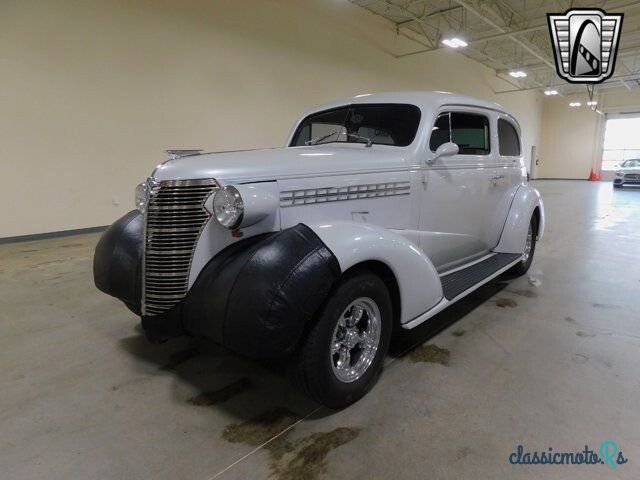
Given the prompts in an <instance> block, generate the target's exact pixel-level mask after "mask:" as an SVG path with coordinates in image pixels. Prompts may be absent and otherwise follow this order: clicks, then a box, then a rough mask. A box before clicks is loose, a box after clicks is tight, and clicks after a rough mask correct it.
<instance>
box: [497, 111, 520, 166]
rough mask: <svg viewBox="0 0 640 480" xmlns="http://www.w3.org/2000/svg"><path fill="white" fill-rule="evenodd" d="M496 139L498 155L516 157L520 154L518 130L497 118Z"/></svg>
mask: <svg viewBox="0 0 640 480" xmlns="http://www.w3.org/2000/svg"><path fill="white" fill-rule="evenodd" d="M498 139H499V141H500V155H502V156H504V157H517V156H519V155H520V139H519V138H518V132H516V129H515V128H514V127H513V125H511V123H509V122H507V121H506V120H502V119H501V118H500V119H498Z"/></svg>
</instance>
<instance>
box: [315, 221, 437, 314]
mask: <svg viewBox="0 0 640 480" xmlns="http://www.w3.org/2000/svg"><path fill="white" fill-rule="evenodd" d="M308 226H309V227H310V228H311V229H312V230H313V231H314V232H315V233H316V235H318V237H320V239H321V240H322V242H323V243H324V244H325V245H326V246H327V247H328V248H329V249H330V250H331V251H332V252H333V254H334V255H335V256H336V258H337V259H338V263H339V264H340V269H341V271H342V272H345V271H346V270H348V269H349V268H351V267H353V266H355V265H358V264H360V263H363V262H367V261H372V260H374V261H379V262H382V263H384V264H385V265H386V266H388V267H389V269H391V271H392V272H393V274H394V276H395V278H396V281H397V283H398V289H399V293H400V305H401V312H400V322H401V323H406V322H408V321H410V320H412V319H414V318H415V317H417V316H419V315H421V314H422V313H424V312H426V311H427V310H429V309H430V308H432V307H433V306H435V305H436V304H437V303H438V302H439V301H440V300H441V299H442V284H441V283H440V278H439V277H438V272H437V271H436V269H435V267H434V266H433V263H431V261H430V260H429V258H428V257H427V256H426V255H425V254H424V253H423V252H422V250H420V249H419V248H418V247H417V246H416V245H415V244H413V243H412V242H411V241H409V240H407V239H406V238H405V237H403V236H401V235H399V234H397V233H395V232H393V231H391V230H387V229H385V228H381V227H377V226H374V225H368V224H362V223H354V222H335V223H332V224H324V225H308Z"/></svg>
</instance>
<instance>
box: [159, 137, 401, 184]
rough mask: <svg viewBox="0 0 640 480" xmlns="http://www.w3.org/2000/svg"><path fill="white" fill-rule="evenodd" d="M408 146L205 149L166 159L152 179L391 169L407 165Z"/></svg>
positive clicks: (245, 178) (231, 179)
mask: <svg viewBox="0 0 640 480" xmlns="http://www.w3.org/2000/svg"><path fill="white" fill-rule="evenodd" d="M407 154H408V149H407V148H402V147H390V146H385V145H373V146H372V147H371V148H367V147H365V145H364V144H362V143H352V144H349V145H338V144H335V143H333V144H326V145H318V146H314V147H286V148H273V149H264V150H244V151H237V152H222V153H205V154H202V155H194V156H190V157H182V158H178V159H175V160H168V161H166V162H164V163H163V164H162V165H159V166H158V168H156V170H155V172H154V173H153V177H154V178H155V179H156V180H159V181H160V180H184V179H196V178H215V179H217V180H224V181H225V182H227V183H247V182H252V181H265V180H279V179H284V178H296V177H309V176H318V175H333V174H343V173H349V172H363V171H369V172H373V171H384V170H395V169H398V168H402V167H404V166H406V165H407V163H406V162H405V158H406V157H407Z"/></svg>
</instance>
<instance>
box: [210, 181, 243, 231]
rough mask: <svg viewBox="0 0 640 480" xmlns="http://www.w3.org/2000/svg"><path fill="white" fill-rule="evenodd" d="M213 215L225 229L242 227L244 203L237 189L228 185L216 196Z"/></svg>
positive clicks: (214, 197)
mask: <svg viewBox="0 0 640 480" xmlns="http://www.w3.org/2000/svg"><path fill="white" fill-rule="evenodd" d="M213 215H214V216H215V218H216V220H217V221H218V223H219V224H220V225H222V226H223V227H225V228H228V229H230V230H233V229H235V228H238V227H239V226H240V224H241V223H242V217H243V216H244V202H243V200H242V195H240V192H239V191H238V189H237V188H236V187H234V186H233V185H226V186H224V187H222V188H221V189H220V190H218V191H217V192H216V193H215V194H214V196H213Z"/></svg>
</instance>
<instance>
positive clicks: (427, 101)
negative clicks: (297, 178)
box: [311, 91, 508, 113]
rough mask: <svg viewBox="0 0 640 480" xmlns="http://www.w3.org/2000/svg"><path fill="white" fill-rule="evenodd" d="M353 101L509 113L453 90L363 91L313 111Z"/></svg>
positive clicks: (493, 103)
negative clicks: (483, 109) (471, 108)
mask: <svg viewBox="0 0 640 480" xmlns="http://www.w3.org/2000/svg"><path fill="white" fill-rule="evenodd" d="M352 103H408V104H412V105H416V106H418V107H420V109H421V110H429V109H437V108H439V107H441V106H443V105H467V106H474V107H481V108H488V109H491V110H498V111H500V112H505V113H508V112H507V111H506V110H505V109H504V108H503V107H502V106H501V105H499V104H498V103H495V102H488V101H486V100H481V99H478V98H474V97H468V96H466V95H458V94H456V93H451V92H431V91H413V92H411V91H409V92H387V93H363V94H360V95H356V96H354V97H347V98H343V99H340V100H335V101H332V102H329V103H326V104H324V105H320V106H318V107H316V108H314V109H313V110H311V111H312V112H314V111H318V110H325V109H328V108H333V107H338V106H340V105H348V104H352Z"/></svg>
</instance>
